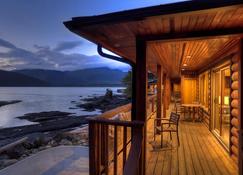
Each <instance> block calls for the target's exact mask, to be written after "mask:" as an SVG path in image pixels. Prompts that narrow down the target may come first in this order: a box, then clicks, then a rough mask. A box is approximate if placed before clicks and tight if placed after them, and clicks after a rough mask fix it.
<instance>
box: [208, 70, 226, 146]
mask: <svg viewBox="0 0 243 175" xmlns="http://www.w3.org/2000/svg"><path fill="white" fill-rule="evenodd" d="M212 95H213V98H212V99H213V111H212V114H213V121H212V124H213V131H214V133H215V134H216V135H217V137H218V138H219V139H220V140H221V142H222V143H223V144H224V145H225V146H226V147H229V136H230V134H229V133H230V106H229V105H230V67H229V66H225V67H221V68H218V69H215V70H214V71H213V89H212Z"/></svg>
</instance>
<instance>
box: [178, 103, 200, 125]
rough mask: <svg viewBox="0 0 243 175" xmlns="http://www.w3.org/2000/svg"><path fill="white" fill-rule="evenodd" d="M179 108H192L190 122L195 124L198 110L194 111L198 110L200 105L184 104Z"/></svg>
mask: <svg viewBox="0 0 243 175" xmlns="http://www.w3.org/2000/svg"><path fill="white" fill-rule="evenodd" d="M181 106H182V107H185V108H189V109H190V108H192V111H193V116H192V117H193V118H192V121H193V122H195V118H196V116H195V115H196V111H198V110H196V109H198V108H199V107H200V106H201V104H194V103H191V104H190V103H189V104H188V103H187V104H186V103H184V104H181Z"/></svg>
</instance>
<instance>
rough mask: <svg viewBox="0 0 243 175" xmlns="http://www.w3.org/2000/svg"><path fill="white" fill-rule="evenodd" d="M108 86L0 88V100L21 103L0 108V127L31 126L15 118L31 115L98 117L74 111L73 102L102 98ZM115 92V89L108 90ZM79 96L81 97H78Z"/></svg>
mask: <svg viewBox="0 0 243 175" xmlns="http://www.w3.org/2000/svg"><path fill="white" fill-rule="evenodd" d="M107 88H108V87H0V101H5V100H22V102H20V103H16V104H12V105H7V106H2V107H0V128H5V127H13V126H22V125H29V124H32V123H31V122H28V121H26V120H19V119H17V118H16V117H18V116H22V115H24V114H26V113H31V112H43V111H63V112H72V113H75V115H88V114H99V113H100V111H94V112H85V111H83V110H82V109H80V108H77V109H70V108H75V103H71V101H80V99H82V98H86V97H88V96H92V95H97V96H98V95H104V94H105V91H106V89H107ZM109 89H112V90H113V92H114V93H116V91H117V89H118V88H114V87H112V88H110V87H109ZM80 96H82V97H80Z"/></svg>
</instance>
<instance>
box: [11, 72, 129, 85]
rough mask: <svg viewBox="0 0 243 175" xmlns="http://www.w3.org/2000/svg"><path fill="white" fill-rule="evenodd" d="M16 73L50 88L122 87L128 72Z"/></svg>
mask: <svg viewBox="0 0 243 175" xmlns="http://www.w3.org/2000/svg"><path fill="white" fill-rule="evenodd" d="M14 73H18V74H21V75H25V76H28V77H32V78H35V79H38V80H40V81H43V82H48V85H49V86H121V85H122V79H123V78H124V77H125V76H126V75H127V72H122V71H120V70H113V69H109V68H90V69H82V70H76V71H56V70H44V69H24V70H15V71H14Z"/></svg>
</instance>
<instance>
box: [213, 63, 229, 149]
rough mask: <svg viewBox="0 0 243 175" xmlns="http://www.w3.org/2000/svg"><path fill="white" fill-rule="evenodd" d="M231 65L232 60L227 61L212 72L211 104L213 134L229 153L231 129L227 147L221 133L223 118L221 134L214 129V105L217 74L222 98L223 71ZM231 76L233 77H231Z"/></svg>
mask: <svg viewBox="0 0 243 175" xmlns="http://www.w3.org/2000/svg"><path fill="white" fill-rule="evenodd" d="M230 65H231V61H230V60H227V61H225V62H223V63H221V64H219V65H217V66H215V67H213V68H212V71H211V87H212V88H211V104H212V107H211V126H210V128H211V132H212V133H213V135H214V136H215V137H216V139H217V140H218V141H219V143H220V144H221V145H222V146H223V148H224V149H225V150H226V151H227V152H230V137H231V132H230V129H229V145H226V144H225V143H224V142H223V140H222V138H221V136H220V135H221V132H222V116H221V117H220V130H219V133H217V132H216V131H215V129H214V125H215V121H214V119H215V113H214V108H215V103H214V94H215V92H214V90H215V72H217V71H220V96H221V97H222V86H221V84H222V76H221V71H222V70H225V69H228V68H230ZM230 74H231V71H230ZM230 76H231V75H230ZM230 103H231V98H230ZM220 105H222V98H221V104H220ZM220 110H221V111H220V115H221V114H222V107H221V108H220ZM230 118H231V113H230Z"/></svg>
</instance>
